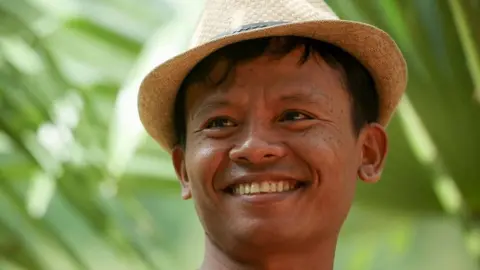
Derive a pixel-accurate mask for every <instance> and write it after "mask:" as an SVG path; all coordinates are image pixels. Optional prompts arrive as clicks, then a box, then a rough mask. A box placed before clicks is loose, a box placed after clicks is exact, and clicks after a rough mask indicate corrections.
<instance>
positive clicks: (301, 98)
mask: <svg viewBox="0 0 480 270" xmlns="http://www.w3.org/2000/svg"><path fill="white" fill-rule="evenodd" d="M319 97H320V98H325V97H326V95H325V94H321V93H315V94H314V93H309V94H304V93H296V94H285V95H280V97H279V98H278V100H280V101H282V102H302V103H311V104H317V105H318V102H319Z"/></svg>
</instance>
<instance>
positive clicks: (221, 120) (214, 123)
mask: <svg viewBox="0 0 480 270" xmlns="http://www.w3.org/2000/svg"><path fill="white" fill-rule="evenodd" d="M234 126H235V123H234V122H233V121H232V120H230V119H228V118H227V117H217V118H214V119H211V120H210V121H208V122H207V124H206V125H205V129H219V128H226V127H234Z"/></svg>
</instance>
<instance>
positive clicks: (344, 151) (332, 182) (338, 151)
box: [293, 125, 357, 194]
mask: <svg viewBox="0 0 480 270" xmlns="http://www.w3.org/2000/svg"><path fill="white" fill-rule="evenodd" d="M347 132H350V131H349V130H347V131H344V132H341V131H338V130H337V129H334V128H329V127H325V126H320V125H319V126H316V127H314V128H312V129H310V130H308V131H306V132H305V133H304V134H303V135H302V138H301V140H296V141H295V144H296V145H295V146H294V147H295V148H293V149H299V151H298V153H297V154H298V155H300V156H301V157H303V159H304V160H305V161H306V162H307V163H308V164H310V166H311V169H312V170H314V171H315V172H316V173H317V174H318V175H319V177H320V181H321V182H322V185H323V190H324V191H325V192H330V193H329V194H331V193H337V192H338V193H339V192H341V191H342V190H344V189H345V188H348V187H350V186H352V185H354V184H355V179H356V178H355V175H356V164H355V162H354V161H355V156H356V154H357V153H356V152H357V151H356V148H355V140H354V137H353V136H352V135H351V134H349V133H347ZM327 190H328V191H327Z"/></svg>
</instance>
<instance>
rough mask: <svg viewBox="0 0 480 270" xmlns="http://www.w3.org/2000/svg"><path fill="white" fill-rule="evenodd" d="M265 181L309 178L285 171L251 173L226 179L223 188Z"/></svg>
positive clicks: (302, 180)
mask: <svg viewBox="0 0 480 270" xmlns="http://www.w3.org/2000/svg"><path fill="white" fill-rule="evenodd" d="M263 181H272V182H276V181H296V182H302V183H305V182H308V181H307V180H305V179H303V178H301V177H296V176H292V175H291V174H285V173H249V174H244V175H241V176H237V177H232V178H231V179H230V181H226V182H225V183H224V184H223V185H222V186H221V190H225V189H227V188H229V187H231V186H232V185H238V184H246V183H254V182H263Z"/></svg>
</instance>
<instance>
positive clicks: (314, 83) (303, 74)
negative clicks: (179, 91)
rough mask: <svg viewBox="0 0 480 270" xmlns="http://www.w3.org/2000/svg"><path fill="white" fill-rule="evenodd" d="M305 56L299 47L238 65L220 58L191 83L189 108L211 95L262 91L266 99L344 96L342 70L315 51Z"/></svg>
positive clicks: (188, 97) (246, 93)
mask: <svg viewBox="0 0 480 270" xmlns="http://www.w3.org/2000/svg"><path fill="white" fill-rule="evenodd" d="M303 56H304V49H303V48H296V49H294V50H292V51H291V52H289V53H288V54H285V55H283V56H281V57H275V56H271V55H268V54H267V55H262V56H260V57H257V58H254V59H251V60H248V61H243V62H240V63H236V64H235V65H231V62H229V60H227V59H225V58H220V59H218V60H217V61H215V62H214V63H213V64H212V66H211V68H210V70H209V73H207V74H205V77H204V78H203V79H202V80H199V81H197V82H195V83H193V84H191V85H189V87H188V89H187V108H188V107H190V108H192V106H194V105H196V104H197V105H198V103H201V102H202V101H204V100H205V99H208V98H209V97H225V96H230V97H232V98H235V97H238V98H240V96H245V95H250V96H251V95H260V94H262V95H263V96H264V97H267V98H268V97H269V98H274V97H279V96H284V95H291V96H301V95H305V96H313V95H322V96H324V97H328V98H330V99H335V97H338V98H343V97H344V95H340V96H338V95H336V94H335V92H336V91H337V90H338V89H344V84H343V76H342V72H341V71H340V70H337V69H334V68H332V67H331V66H330V65H328V64H327V63H326V62H325V61H324V60H323V59H322V57H321V56H319V55H318V54H316V53H311V55H310V57H309V58H308V59H307V60H306V61H305V62H301V59H302V57H303ZM343 92H345V91H343Z"/></svg>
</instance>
